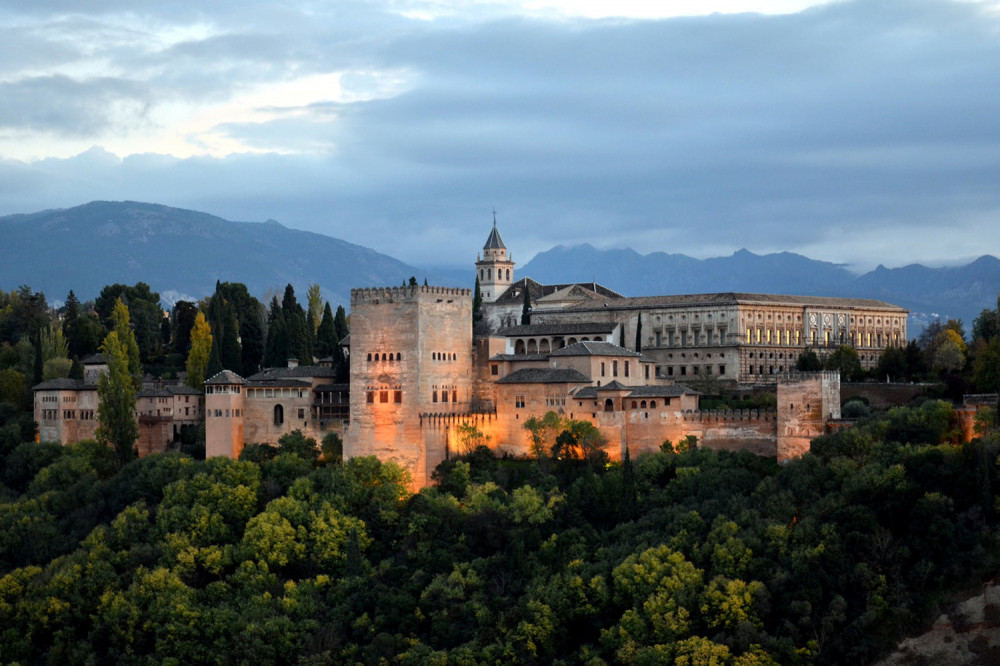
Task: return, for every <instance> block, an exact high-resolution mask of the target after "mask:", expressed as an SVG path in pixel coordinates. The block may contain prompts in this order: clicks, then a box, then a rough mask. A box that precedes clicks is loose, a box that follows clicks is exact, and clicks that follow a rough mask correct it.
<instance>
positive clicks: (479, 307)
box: [472, 275, 483, 326]
mask: <svg viewBox="0 0 1000 666" xmlns="http://www.w3.org/2000/svg"><path fill="white" fill-rule="evenodd" d="M482 320H483V292H482V290H481V289H480V288H479V276H478V275H477V276H476V290H475V292H474V293H473V296H472V324H473V326H474V325H476V324H477V323H479V322H481V321H482Z"/></svg>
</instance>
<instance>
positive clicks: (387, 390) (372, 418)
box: [344, 286, 472, 488]
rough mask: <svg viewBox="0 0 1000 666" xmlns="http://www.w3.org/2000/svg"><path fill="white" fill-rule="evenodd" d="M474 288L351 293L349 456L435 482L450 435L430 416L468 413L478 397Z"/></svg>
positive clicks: (422, 482)
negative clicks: (426, 417) (434, 427)
mask: <svg viewBox="0 0 1000 666" xmlns="http://www.w3.org/2000/svg"><path fill="white" fill-rule="evenodd" d="M471 321H472V292H471V290H469V289H455V288H449V287H421V286H417V287H391V288H377V289H354V290H352V291H351V355H350V363H351V383H350V400H351V404H350V413H351V420H350V426H349V427H348V430H347V434H346V437H345V438H344V455H345V457H354V456H363V455H374V456H377V457H378V458H379V459H380V460H392V461H394V462H396V463H398V464H400V465H401V466H403V467H405V468H406V469H408V470H409V471H410V474H411V475H412V477H413V485H414V487H417V488H420V487H423V486H426V485H428V484H429V483H430V473H431V472H432V471H433V468H434V465H436V464H437V462H439V461H440V460H441V459H443V458H444V452H445V450H446V440H442V439H441V438H440V437H439V436H425V433H424V431H423V428H422V427H421V418H420V415H421V414H423V413H432V412H441V413H464V412H467V411H468V408H469V404H470V401H471V399H472V326H471Z"/></svg>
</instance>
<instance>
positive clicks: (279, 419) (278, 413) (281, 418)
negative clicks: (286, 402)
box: [274, 405, 285, 426]
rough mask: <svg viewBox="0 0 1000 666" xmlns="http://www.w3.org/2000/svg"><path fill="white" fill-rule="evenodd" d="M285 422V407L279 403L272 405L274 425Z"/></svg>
mask: <svg viewBox="0 0 1000 666" xmlns="http://www.w3.org/2000/svg"><path fill="white" fill-rule="evenodd" d="M284 422H285V408H284V407H282V406H281V405H275V406H274V425H276V426H280V425H281V424H282V423H284Z"/></svg>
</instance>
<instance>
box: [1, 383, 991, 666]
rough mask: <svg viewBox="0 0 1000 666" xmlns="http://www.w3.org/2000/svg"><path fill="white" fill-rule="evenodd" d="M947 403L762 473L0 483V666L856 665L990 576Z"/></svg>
mask: <svg viewBox="0 0 1000 666" xmlns="http://www.w3.org/2000/svg"><path fill="white" fill-rule="evenodd" d="M953 428H954V422H953V414H952V411H951V407H950V404H949V403H947V402H942V401H933V400H931V401H927V402H925V403H924V404H921V405H916V406H911V407H899V408H895V409H893V410H890V411H889V412H888V413H885V414H882V415H877V416H870V417H867V418H865V419H863V420H862V421H861V423H860V424H859V425H858V427H856V428H854V429H851V430H846V431H842V432H840V433H837V434H834V435H828V436H824V437H821V438H819V439H817V440H816V441H815V442H814V444H813V450H812V452H811V453H810V454H807V455H806V456H804V457H802V458H801V459H799V460H795V461H792V462H790V463H788V464H787V465H784V466H779V465H778V464H777V463H776V462H775V461H774V460H773V459H768V458H762V457H757V456H754V455H752V454H749V453H745V452H740V453H732V452H726V451H713V450H708V449H702V448H698V447H697V446H695V447H689V448H687V450H683V451H681V452H678V451H677V450H676V449H677V447H674V446H672V445H671V444H670V442H665V443H664V446H663V447H662V450H661V451H660V452H658V453H655V454H649V455H644V456H641V457H638V458H637V459H635V460H631V459H629V458H627V457H626V459H625V460H624V461H622V462H621V463H620V464H615V463H603V464H596V465H595V464H593V461H590V462H588V461H586V460H580V459H570V458H565V457H563V458H559V457H553V456H548V455H545V453H544V451H545V450H546V447H541V448H540V449H539V455H538V457H536V458H533V459H506V458H496V457H494V456H493V454H492V453H491V452H490V451H489V449H486V448H485V447H481V448H478V449H476V450H474V451H472V452H470V453H469V454H467V455H465V456H461V457H457V458H453V459H451V460H447V461H445V462H444V463H442V464H441V465H440V466H439V467H438V468H437V470H436V471H435V480H436V481H437V483H436V485H435V486H433V487H429V488H425V489H423V490H421V491H420V492H418V493H411V492H409V491H408V490H407V483H408V479H407V478H406V473H405V472H404V471H403V470H402V469H401V468H399V467H398V466H396V465H394V464H393V463H382V462H379V461H378V460H377V459H375V458H354V459H350V460H347V461H344V462H341V461H340V456H339V451H337V449H336V441H333V440H331V441H329V442H324V445H323V446H322V447H320V446H318V445H317V443H316V442H314V441H312V440H310V439H307V438H305V437H303V436H302V435H301V434H299V433H297V432H296V433H292V434H291V435H286V436H285V437H283V438H282V440H281V442H280V444H279V445H278V446H277V447H273V446H269V445H250V446H248V447H246V449H245V450H244V453H243V456H242V457H241V459H240V460H230V459H224V458H213V459H210V460H207V461H199V460H195V459H193V458H191V457H188V456H186V455H183V454H180V453H169V454H156V455H151V456H147V457H145V458H142V459H138V460H134V461H132V462H129V463H127V464H125V465H124V466H119V464H118V461H117V460H116V458H115V456H114V453H113V452H112V451H111V449H109V448H108V447H106V446H103V445H100V444H97V443H95V442H81V443H79V444H76V445H73V446H69V447H60V446H58V445H54V444H44V443H43V444H34V443H28V444H22V445H20V446H18V447H16V448H14V449H13V450H10V451H7V452H4V454H3V458H2V460H0V473H2V476H0V481H2V484H3V486H2V488H0V497H2V501H0V661H2V662H3V663H8V664H10V663H20V664H43V663H61V664H77V663H80V664H84V663H125V664H132V663H135V664H180V663H220V664H226V663H251V662H252V663H275V664H277V663H282V664H292V663H294V664H310V663H359V664H378V663H401V664H442V665H444V664H508V663H525V664H531V663H539V664H542V663H545V664H547V663H557V664H591V665H596V664H612V663H624V664H662V663H677V664H739V665H749V664H845V663H852V664H866V663H870V662H871V661H872V660H873V659H875V658H876V657H878V656H879V655H881V654H883V653H884V652H885V651H886V650H887V649H889V648H890V647H891V646H893V645H894V644H895V643H896V642H897V641H898V640H899V639H900V638H901V637H902V636H903V635H905V634H906V633H908V632H914V631H918V630H920V629H921V628H922V627H923V626H924V625H925V624H926V623H927V621H928V620H929V619H930V618H932V616H933V610H934V608H935V606H936V604H938V603H940V601H941V599H942V598H945V597H947V595H949V594H950V593H952V592H954V591H955V590H960V589H963V587H964V586H967V585H970V584H975V583H978V582H979V581H981V580H982V579H983V577H985V576H988V575H990V574H994V573H995V572H996V570H997V564H998V561H997V557H998V555H1000V543H998V531H997V526H998V510H1000V506H998V502H997V493H998V490H1000V467H998V455H1000V437H998V435H997V432H996V414H995V412H992V411H987V412H984V413H983V415H982V417H981V418H980V420H979V424H978V432H979V437H977V438H976V439H975V440H974V441H973V442H971V443H967V444H954V443H952V442H953V440H954V432H953Z"/></svg>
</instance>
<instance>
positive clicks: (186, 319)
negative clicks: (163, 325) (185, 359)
mask: <svg viewBox="0 0 1000 666" xmlns="http://www.w3.org/2000/svg"><path fill="white" fill-rule="evenodd" d="M197 314H198V306H196V305H195V304H194V303H192V302H190V301H177V302H176V303H175V304H174V313H173V331H172V333H171V336H170V337H171V339H172V341H173V343H172V345H171V346H172V348H173V350H174V353H177V354H182V355H187V353H188V350H189V349H190V348H191V329H192V327H193V326H194V320H195V316H196V315H197ZM202 318H204V315H203V316H202Z"/></svg>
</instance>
